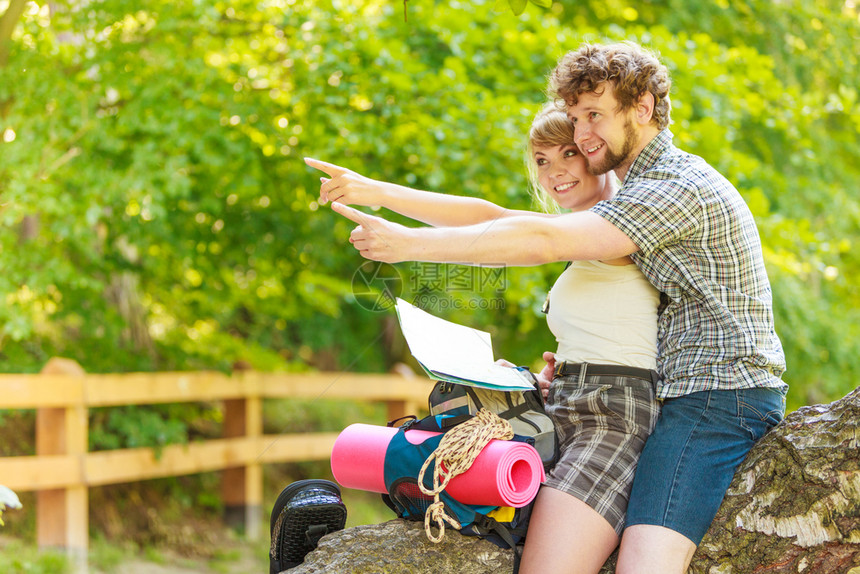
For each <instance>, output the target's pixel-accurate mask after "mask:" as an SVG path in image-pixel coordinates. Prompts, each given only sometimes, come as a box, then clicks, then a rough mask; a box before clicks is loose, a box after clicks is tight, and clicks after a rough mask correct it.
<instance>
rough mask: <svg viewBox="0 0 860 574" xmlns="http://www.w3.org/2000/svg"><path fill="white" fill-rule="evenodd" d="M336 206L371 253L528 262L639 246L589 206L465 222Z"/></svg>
mask: <svg viewBox="0 0 860 574" xmlns="http://www.w3.org/2000/svg"><path fill="white" fill-rule="evenodd" d="M332 209H333V210H334V211H336V212H337V213H339V214H341V215H343V216H344V217H346V218H348V219H351V220H352V221H354V222H356V223H358V227H356V228H355V229H354V230H353V231H352V233H351V234H350V242H351V243H352V244H353V246H354V247H355V248H356V249H358V250H359V252H360V253H361V255H362V256H363V257H365V258H367V259H373V260H376V261H385V262H387V263H395V262H398V261H428V262H434V263H464V264H471V265H512V266H528V265H539V264H543V263H550V262H554V261H573V260H600V259H616V258H619V257H624V256H626V255H630V254H631V253H634V252H636V251H638V247H637V246H636V244H635V243H633V242H632V241H631V240H630V238H628V237H627V236H626V235H625V234H624V233H622V232H621V231H620V230H619V229H618V228H617V227H615V226H614V225H612V224H611V223H609V222H608V221H606V220H605V219H603V218H602V217H600V216H599V215H597V214H595V213H591V212H588V211H583V212H577V213H568V214H564V215H555V216H552V217H545V216H542V215H540V214H529V215H517V216H512V217H505V218H502V219H498V220H495V221H490V222H486V223H481V224H477V225H468V226H462V227H437V228H428V227H422V228H410V227H404V226H402V225H398V224H396V223H391V222H390V221H387V220H385V219H382V218H381V217H376V216H372V215H367V214H365V213H362V212H361V211H358V210H356V209H353V208H351V207H348V206H346V205H342V204H339V203H334V204H332Z"/></svg>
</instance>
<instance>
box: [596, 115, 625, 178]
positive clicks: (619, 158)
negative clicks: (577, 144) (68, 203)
mask: <svg viewBox="0 0 860 574" xmlns="http://www.w3.org/2000/svg"><path fill="white" fill-rule="evenodd" d="M636 140H637V134H636V128H634V127H633V121H632V120H631V119H630V118H627V120H626V121H625V122H624V143H623V144H622V146H621V149H620V150H619V151H617V152H616V151H614V150H612V149H610V147H609V144H608V143H607V144H606V154H604V156H603V162H602V163H600V164H592V163H591V161H590V160H588V162H587V163H586V165H585V168H586V169H587V170H588V173H590V174H591V175H603V174H604V173H609V172H610V171H612V170H614V169H617V168H618V167H620V166H622V165H624V164H625V163H627V162H628V161H629V160H632V158H631V157H630V156H631V155H632V154H633V149H634V148H635V147H636ZM586 159H588V158H587V156H586Z"/></svg>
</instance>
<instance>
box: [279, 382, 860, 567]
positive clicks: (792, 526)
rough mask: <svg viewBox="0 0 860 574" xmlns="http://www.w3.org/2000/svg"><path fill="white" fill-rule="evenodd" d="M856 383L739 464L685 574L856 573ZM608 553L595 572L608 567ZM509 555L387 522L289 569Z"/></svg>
mask: <svg viewBox="0 0 860 574" xmlns="http://www.w3.org/2000/svg"><path fill="white" fill-rule="evenodd" d="M858 421H860V389H855V390H854V391H853V392H851V393H850V394H848V395H847V396H846V397H844V398H843V399H840V400H838V401H836V402H834V403H831V404H829V405H815V406H811V407H803V408H801V409H799V410H798V411H796V412H794V413H791V414H790V415H789V416H787V417H786V419H785V420H784V421H783V422H782V423H781V424H780V425H778V426H777V427H776V428H775V429H773V430H772V431H771V432H770V433H768V434H767V435H766V436H765V437H764V438H763V439H762V440H761V441H760V442H759V443H758V444H757V445H756V446H755V447H754V448H753V450H752V451H750V453H749V455H748V456H747V458H746V460H745V461H744V462H743V464H742V465H741V466H740V468H739V469H738V471H737V473H736V474H735V477H734V480H733V481H732V484H731V486H730V487H729V491H728V493H727V495H726V498H725V499H724V500H723V504H722V506H721V507H720V510H719V512H718V513H717V516H716V518H715V519H714V522H713V523H712V524H711V528H710V529H709V530H708V533H707V534H706V535H705V538H704V540H703V541H702V544H701V545H700V546H699V549H698V550H697V552H696V554H695V556H694V557H693V563H692V565H691V567H690V572H691V573H692V574H749V573H755V574H782V573H789V572H791V573H799V572H802V573H809V574H837V573H838V574H860V452H858V445H860V431H858ZM614 564H615V556H614V555H613V556H612V557H610V559H609V561H608V562H607V563H606V565H605V566H604V567H603V569H602V570H601V574H612V572H613V571H614ZM512 570H513V555H512V552H511V551H509V550H503V549H501V548H499V547H497V546H495V545H493V544H491V543H489V542H486V541H483V540H478V539H476V538H473V537H468V536H461V535H460V534H459V533H457V532H456V531H453V530H450V529H449V530H446V532H445V538H444V540H443V542H442V543H440V544H433V543H431V542H429V541H428V540H427V538H426V536H425V534H424V525H423V524H420V523H409V522H405V521H402V520H392V521H389V522H385V523H383V524H373V525H367V526H357V527H354V528H348V529H346V530H342V531H340V532H336V533H334V534H330V535H328V536H326V537H325V538H323V539H322V541H321V542H320V544H319V546H318V548H317V549H316V550H315V551H314V552H311V553H310V554H308V556H307V557H306V559H305V562H304V563H303V564H301V565H300V566H298V567H296V568H293V569H291V570H289V572H290V574H319V573H323V572H326V573H334V572H337V573H339V574H353V573H354V574H373V573H383V572H384V573H386V574H422V573H426V574H449V573H450V574H455V573H456V574H471V573H474V574H484V573H492V574H497V573H501V572H511V571H512Z"/></svg>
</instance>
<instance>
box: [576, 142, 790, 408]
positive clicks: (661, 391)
mask: <svg viewBox="0 0 860 574" xmlns="http://www.w3.org/2000/svg"><path fill="white" fill-rule="evenodd" d="M672 137H673V136H672V132H670V131H669V130H663V131H662V132H660V133H659V134H658V135H657V137H655V138H654V139H653V140H652V141H651V142H649V143H648V145H647V146H645V149H644V150H642V153H640V154H639V156H638V157H637V158H636V160H635V161H634V162H633V165H632V166H631V167H630V171H629V172H628V173H627V176H626V177H625V178H624V183H623V185H622V186H621V189H620V190H619V191H618V193H617V194H616V196H615V197H614V198H613V199H611V200H609V201H602V202H600V203H598V204H597V205H595V206H594V207H593V208H592V209H591V211H593V212H595V213H597V214H598V215H600V216H602V217H603V218H605V219H606V220H607V221H609V222H610V223H612V224H613V225H615V226H616V227H618V228H619V229H620V230H621V231H623V232H624V233H625V234H627V236H628V237H630V239H632V240H633V242H634V243H636V245H637V246H638V247H639V251H637V252H636V253H634V254H633V255H632V258H633V260H634V261H635V262H636V264H637V265H638V266H639V268H640V269H641V270H642V272H643V273H644V274H645V276H646V277H647V278H648V280H649V281H651V283H652V284H653V285H654V286H655V287H656V288H657V289H659V290H660V291H661V292H662V293H663V295H662V297H663V302H664V304H663V308H662V311H661V313H660V317H659V319H658V325H657V348H658V357H657V370H658V371H659V372H660V374H661V376H662V378H663V381H662V383H661V384H660V386H659V388H658V389H657V395H658V396H659V397H660V398H664V399H666V398H671V397H679V396H683V395H686V394H689V393H693V392H697V391H706V390H732V389H744V388H752V387H774V388H778V389H780V390H782V391H783V392H784V391H785V390H786V389H787V388H788V386H787V385H786V384H785V383H784V382H783V381H782V380H781V379H780V377H781V375H782V373H783V372H785V355H784V354H783V351H782V344H781V343H780V341H779V337H777V335H776V331H775V330H774V325H773V301H772V294H771V289H770V282H769V281H768V278H767V272H766V270H765V267H764V259H763V257H762V252H761V240H760V239H759V235H758V229H757V228H756V225H755V221H754V219H753V216H752V213H751V212H750V210H749V208H748V207H747V205H746V203H744V200H743V198H741V196H740V194H739V193H738V191H737V190H736V189H735V188H734V186H733V185H732V184H731V183H729V182H728V180H726V178H724V177H723V176H722V175H720V174H719V173H717V171H716V170H714V168H712V167H711V166H709V165H708V164H707V163H705V161H704V160H703V159H702V158H700V157H697V156H694V155H692V154H689V153H686V152H683V151H681V150H679V149H678V148H676V147H675V146H674V145H672Z"/></svg>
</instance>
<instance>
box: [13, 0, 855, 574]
mask: <svg viewBox="0 0 860 574" xmlns="http://www.w3.org/2000/svg"><path fill="white" fill-rule="evenodd" d="M622 39H630V40H634V41H637V42H639V43H641V44H644V45H646V46H648V47H651V48H652V49H654V50H656V51H657V52H659V53H660V54H661V55H662V57H663V58H664V60H665V62H666V64H667V65H668V66H669V68H670V71H671V73H672V75H673V80H674V84H673V89H672V101H673V108H674V109H673V118H674V125H673V126H672V131H673V132H674V134H675V136H676V143H677V144H678V145H680V146H681V147H682V148H684V149H686V150H688V151H691V152H693V153H696V154H699V155H701V156H703V157H704V158H705V159H706V160H707V161H709V162H710V163H711V164H712V165H714V166H715V167H716V168H717V169H718V170H719V171H721V172H722V173H723V174H724V175H726V176H727V177H728V178H729V179H730V180H731V181H732V182H734V183H735V184H736V186H737V187H738V189H739V190H740V192H741V193H742V194H743V196H744V197H745V199H746V200H747V202H748V203H749V205H750V207H751V209H752V211H753V213H754V214H755V216H756V220H757V222H758V225H759V229H760V232H761V235H762V240H763V244H764V248H765V258H766V263H767V266H768V271H769V273H770V277H771V280H772V284H773V290H774V297H775V311H776V326H777V331H778V333H779V335H780V337H781V338H782V341H783V343H784V346H785V350H786V355H787V360H788V372H787V373H786V375H785V379H786V380H787V381H788V382H789V384H790V386H791V390H790V392H789V397H788V407H789V409H790V410H793V409H796V408H798V407H799V406H802V405H806V404H814V403H820V402H828V401H831V400H834V399H837V398H839V397H841V396H843V395H844V394H846V393H847V392H848V391H850V390H851V389H853V388H854V387H855V386H856V384H857V383H856V380H857V375H858V370H860V367H858V361H857V360H856V357H857V356H858V355H860V337H858V330H860V320H858V319H860V291H858V289H860V287H858V280H857V279H858V267H860V259H858V255H857V251H858V250H857V247H858V242H860V200H858V193H857V188H858V182H860V161H858V157H860V138H858V129H860V102H858V87H860V69H858V51H857V46H858V43H860V20H858V6H857V2H855V1H854V0H842V1H837V0H828V1H825V0H787V1H782V2H773V1H771V0H748V1H738V0H717V1H711V0H707V1H698V2H697V1H690V0H651V1H647V0H645V1H641V0H640V1H627V0H581V1H573V0H564V1H556V2H551V1H550V0H532V1H531V2H530V3H529V2H527V1H526V0H510V1H505V0H498V1H496V0H486V1H481V0H470V1H455V0H450V1H441V0H440V1H430V0H427V1H419V0H412V1H408V2H407V1H400V0H368V1H364V0H342V1H325V0H320V1H314V2H302V1H296V0H255V1H251V0H229V1H214V0H170V1H169V2H168V1H166V0H148V1H147V2H143V3H141V2H132V1H130V0H103V1H97V0H53V1H52V2H50V3H49V2H28V1H21V0H0V218H2V219H0V270H2V271H1V272H0V303H2V304H0V372H12V373H20V372H25V373H26V372H37V371H39V370H40V369H41V368H42V366H43V365H44V364H45V362H46V361H47V360H48V359H49V358H50V357H53V356H63V357H68V358H72V359H75V360H76V361H78V362H79V363H80V364H81V365H82V366H83V367H84V368H85V369H86V370H87V371H88V372H123V371H153V370H159V371H165V370H200V369H218V370H222V371H229V370H231V369H233V368H236V367H241V368H254V369H258V370H265V371H303V370H331V371H338V370H340V371H366V372H384V371H389V370H392V369H393V368H395V367H396V365H398V363H407V364H410V365H412V366H413V368H415V367H416V365H415V363H414V362H412V361H411V359H410V356H409V352H408V349H407V348H406V346H405V344H404V342H403V340H402V337H401V335H400V332H399V328H398V326H397V320H396V317H395V315H394V312H393V311H392V310H390V309H388V310H386V309H378V308H373V307H374V305H373V303H374V301H376V302H378V301H379V296H380V293H379V289H380V288H381V287H385V286H390V287H394V288H395V289H396V293H397V294H399V295H401V296H403V297H404V298H406V299H409V300H414V299H421V300H422V301H423V302H424V303H425V304H428V306H429V307H430V310H431V311H433V312H435V313H436V314H439V315H442V316H444V317H447V318H450V319H452V320H455V321H458V322H461V323H465V324H468V325H471V326H475V327H479V328H481V329H484V330H488V331H490V332H491V333H492V335H493V338H494V342H495V344H496V348H495V355H496V357H505V358H507V359H509V360H511V361H513V362H515V363H517V364H530V365H534V366H538V365H539V363H538V362H537V361H538V359H539V357H540V353H541V351H543V350H548V349H552V348H553V346H554V341H553V339H552V336H551V335H550V333H549V331H548V330H547V328H546V325H545V321H544V318H543V316H542V315H541V314H540V312H539V308H540V305H541V303H542V302H543V299H544V296H545V294H546V290H547V289H548V287H549V286H550V285H551V283H552V282H553V280H554V279H555V277H556V275H557V274H558V273H559V272H560V271H561V270H562V268H563V264H556V265H547V266H544V267H539V268H507V269H501V270H489V269H480V268H479V269H474V268H462V267H459V266H453V265H452V266H437V265H426V264H412V263H404V264H400V265H397V266H395V267H393V268H389V267H382V268H380V267H379V266H376V267H374V266H373V265H370V266H368V264H367V263H366V262H365V261H364V260H362V259H361V258H360V257H359V256H358V254H357V253H356V252H355V251H354V250H353V249H352V248H351V247H350V246H349V244H348V243H347V237H348V233H349V230H350V229H351V227H352V224H351V223H350V222H348V221H346V220H343V219H341V218H339V217H337V216H335V215H334V214H332V213H331V212H330V210H329V209H328V207H326V206H319V205H318V204H317V203H316V199H317V196H318V189H319V176H320V174H319V173H318V172H314V171H313V170H311V169H309V168H307V167H306V166H305V165H304V163H303V162H302V158H303V157H304V156H312V157H317V158H320V159H324V160H328V161H331V162H334V163H339V164H341V165H344V166H346V167H349V168H352V169H355V170H357V171H360V172H362V173H364V174H366V175H368V176H371V177H375V178H382V179H387V180H391V181H395V182H399V183H404V184H407V185H411V186H414V187H419V188H424V189H431V190H436V191H445V192H450V193H456V194H466V195H472V196H478V197H484V198H487V199H489V200H491V201H494V202H497V203H501V204H503V205H507V206H511V207H515V208H529V207H530V206H531V205H532V203H531V200H530V198H529V195H528V193H527V184H526V178H525V169H524V161H523V153H524V148H525V133H526V130H527V128H528V125H529V123H530V121H531V118H532V116H533V115H534V113H535V112H536V111H537V110H538V108H539V107H540V104H541V103H542V101H543V100H544V89H545V84H546V76H547V74H548V73H549V72H550V71H551V70H552V68H553V66H554V64H555V62H556V61H557V59H558V58H559V57H560V56H561V55H562V54H563V53H564V52H566V51H568V50H571V49H574V48H576V47H577V46H578V45H579V44H580V43H581V42H582V41H583V40H591V41H615V40H622ZM395 219H396V220H398V221H402V219H399V218H397V217H395ZM410 224H412V223H410ZM381 278H385V279H386V280H387V282H386V281H383V280H381ZM266 408H267V411H266V425H267V432H303V431H312V430H331V429H338V428H342V427H343V426H345V425H346V424H348V423H349V422H356V421H364V422H374V421H375V422H377V423H381V422H383V417H384V412H383V409H381V407H379V406H371V405H351V404H349V403H342V402H341V403H333V402H325V401H313V402H310V403H308V402H303V403H298V402H294V401H292V402H291V401H280V402H272V403H271V404H267V406H266ZM219 417H220V410H219V409H218V405H213V404H183V405H162V406H155V407H124V408H115V409H94V410H93V411H92V412H91V417H90V435H89V436H90V448H91V449H93V450H99V449H110V448H123V447H134V446H146V445H156V446H157V445H163V444H167V443H171V442H183V441H189V440H195V439H197V438H207V437H214V436H218V435H219V434H220V423H221V420H220V418H219ZM33 425H34V417H33V413H32V411H29V412H9V411H7V412H2V411H0V437H2V438H0V455H2V456H6V455H26V454H32V452H33V444H32V440H33V439H32V437H33ZM326 473H328V468H327V464H325V463H303V464H301V465H271V467H267V469H266V504H267V508H268V505H270V504H271V502H272V501H273V500H274V497H275V496H276V495H277V493H278V492H279V490H280V489H281V488H282V487H283V486H285V484H287V483H288V482H289V481H290V480H293V479H296V478H304V477H308V476H314V477H320V476H325V475H326ZM1 479H2V477H0V480H1ZM217 492H218V477H217V475H215V474H206V475H199V476H196V477H180V478H175V479H165V480H160V481H148V482H147V483H145V484H143V485H118V486H114V487H104V488H99V489H91V528H92V529H93V536H94V547H96V548H98V547H99V545H100V544H101V543H100V542H99V541H100V540H103V539H106V540H117V539H122V538H123V536H125V537H129V536H130V539H131V540H141V539H142V540H144V541H147V543H152V544H159V543H165V544H168V545H170V547H171V548H174V549H175V548H178V547H183V548H184V547H185V546H188V547H189V548H191V549H192V550H188V553H192V554H193V553H194V552H196V550H193V548H195V547H196V545H197V544H198V542H199V540H197V539H188V540H187V541H186V540H185V539H184V538H182V537H181V536H179V535H178V534H176V533H177V532H188V531H189V529H188V524H187V523H186V522H183V521H187V520H188V519H189V512H188V509H194V513H192V514H194V516H200V515H202V517H203V522H202V523H201V524H202V526H201V527H200V528H193V529H190V531H192V532H194V533H201V532H203V533H205V532H207V531H209V530H210V527H209V525H211V520H212V518H213V517H216V516H218V514H219V510H220V504H221V503H220V501H219V500H218V495H217ZM345 494H347V495H348V496H350V497H355V498H351V499H350V501H349V505H350V508H351V510H350V512H351V519H350V520H351V522H350V523H351V524H358V523H363V522H374V521H378V520H381V519H384V518H390V517H391V516H390V514H386V513H385V511H384V509H380V506H381V503H380V502H379V501H378V498H376V497H369V496H365V497H363V498H360V497H359V496H358V495H359V494H360V493H353V492H350V493H345ZM371 498H372V500H371ZM22 501H23V502H24V504H25V511H29V514H27V515H26V517H22V516H21V515H18V516H15V515H12V514H9V515H8V516H7V527H6V528H5V529H4V532H5V533H8V534H12V535H19V534H20V535H25V534H26V532H28V531H29V532H32V521H33V509H34V506H35V504H34V500H33V496H32V494H30V493H24V496H22ZM123 501H129V503H128V504H126V505H125V506H123V504H124V503H123ZM166 505H167V506H166ZM169 505H172V506H169ZM153 508H158V509H159V510H158V512H155V511H153V510H152V509H153ZM154 516H157V520H155V519H154V518H153V517H154ZM171 516H173V517H174V518H171ZM117 517H122V520H120V519H118V518H117ZM266 518H268V517H266ZM174 519H175V520H174ZM174 523H180V524H179V525H177V524H174ZM266 527H267V526H266ZM142 532H147V533H148V534H147V536H142V535H141V533H142ZM29 536H32V534H30V535H29ZM177 539H180V541H181V542H182V544H179V543H177V542H176V540H177ZM204 542H205V541H204ZM112 544H113V547H115V546H116V544H115V543H107V544H104V545H103V546H105V547H112V546H111V545H112ZM219 544H220V543H219ZM219 544H212V543H210V544H209V547H210V550H209V551H208V552H210V555H212V556H215V555H217V552H216V551H215V550H211V548H215V549H217V548H220V546H219ZM7 554H9V553H7ZM257 554H259V556H258V558H259V559H260V560H264V559H265V548H262V547H261V549H260V550H259V552H257ZM10 555H11V554H10ZM110 560H114V562H116V563H121V562H122V559H120V558H111V559H110ZM14 571H18V570H14ZM22 571H23V570H22ZM27 571H31V570H27ZM33 571H35V570H33ZM45 571H59V570H57V569H56V568H55V567H54V566H46V570H45Z"/></svg>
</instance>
